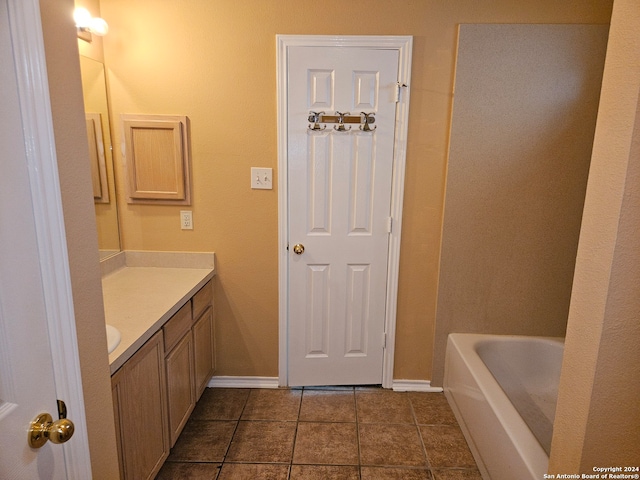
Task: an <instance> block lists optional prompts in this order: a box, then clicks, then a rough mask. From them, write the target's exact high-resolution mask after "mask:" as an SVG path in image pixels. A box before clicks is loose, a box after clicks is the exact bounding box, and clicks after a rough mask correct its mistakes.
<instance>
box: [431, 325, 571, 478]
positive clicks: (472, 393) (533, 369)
mask: <svg viewBox="0 0 640 480" xmlns="http://www.w3.org/2000/svg"><path fill="white" fill-rule="evenodd" d="M563 349H564V339H563V338H550V337H525V336H511V335H482V334H469V333H452V334H450V335H449V337H448V340H447V349H446V359H445V376H444V391H445V395H446V396H447V399H448V400H449V403H450V405H451V408H452V409H453V411H454V413H455V415H456V418H457V419H458V422H459V423H460V427H461V428H462V431H463V432H464V435H465V437H466V439H467V442H468V443H469V447H470V448H471V451H472V453H473V456H474V458H475V459H476V463H477V464H478V468H479V469H480V472H481V473H482V477H483V479H485V480H489V479H491V480H510V479H515V478H517V479H523V480H524V479H531V480H540V479H541V478H544V474H545V473H547V467H548V465H549V449H550V445H551V435H552V432H553V420H554V416H555V408H556V400H557V397H558V383H559V381H560V368H561V365H562V353H563Z"/></svg>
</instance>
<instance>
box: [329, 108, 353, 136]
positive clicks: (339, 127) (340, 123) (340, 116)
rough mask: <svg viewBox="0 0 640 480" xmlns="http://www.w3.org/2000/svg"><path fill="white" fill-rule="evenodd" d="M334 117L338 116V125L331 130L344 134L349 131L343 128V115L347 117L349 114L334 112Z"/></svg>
mask: <svg viewBox="0 0 640 480" xmlns="http://www.w3.org/2000/svg"><path fill="white" fill-rule="evenodd" d="M336 115H337V116H338V125H337V126H334V127H333V129H334V130H336V131H338V132H346V131H347V130H351V127H349V128H345V127H344V117H345V115H349V112H344V113H342V112H336Z"/></svg>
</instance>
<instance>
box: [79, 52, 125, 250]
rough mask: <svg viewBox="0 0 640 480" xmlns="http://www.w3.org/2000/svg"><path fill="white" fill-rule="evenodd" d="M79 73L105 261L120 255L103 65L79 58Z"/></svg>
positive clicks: (83, 57)
mask: <svg viewBox="0 0 640 480" xmlns="http://www.w3.org/2000/svg"><path fill="white" fill-rule="evenodd" d="M80 72H81V76H82V93H83V97H84V110H85V113H86V119H85V120H86V126H87V139H88V141H89V158H90V162H91V177H92V183H93V198H94V203H95V211H96V223H97V226H98V249H99V250H100V259H101V260H102V259H104V258H107V257H109V256H111V255H113V254H116V253H118V252H119V251H120V230H119V227H118V208H117V205H116V188H115V180H114V174H113V152H112V142H111V128H110V125H109V102H108V100H107V85H106V81H105V71H104V65H103V64H102V63H100V62H99V61H97V60H94V59H91V58H88V57H85V56H82V55H80Z"/></svg>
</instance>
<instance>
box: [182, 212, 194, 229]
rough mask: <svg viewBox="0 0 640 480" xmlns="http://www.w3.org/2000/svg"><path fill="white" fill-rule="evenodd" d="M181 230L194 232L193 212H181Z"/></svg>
mask: <svg viewBox="0 0 640 480" xmlns="http://www.w3.org/2000/svg"><path fill="white" fill-rule="evenodd" d="M180 228H181V229H182V230H193V215H192V212H191V210H180Z"/></svg>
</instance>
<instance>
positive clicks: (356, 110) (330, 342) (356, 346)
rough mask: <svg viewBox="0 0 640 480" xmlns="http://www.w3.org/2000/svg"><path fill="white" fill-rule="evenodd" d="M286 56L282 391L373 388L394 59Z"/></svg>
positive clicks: (379, 347) (362, 52)
mask: <svg viewBox="0 0 640 480" xmlns="http://www.w3.org/2000/svg"><path fill="white" fill-rule="evenodd" d="M289 55H290V56H289V58H290V61H289V71H288V82H289V83H288V85H289V87H288V94H289V100H288V102H289V103H288V119H289V126H288V145H287V148H288V158H289V165H288V169H289V172H288V175H289V176H288V192H289V198H288V208H289V243H290V245H291V246H293V245H294V244H296V243H301V244H303V245H304V247H305V250H304V252H303V253H302V254H301V255H297V254H295V253H294V252H293V250H292V249H291V250H290V252H289V253H290V255H289V279H290V280H289V292H288V298H289V303H288V307H289V329H288V352H289V357H288V358H289V363H288V373H289V385H326V384H334V385H337V384H370V383H381V381H382V359H383V352H384V351H383V348H384V320H385V296H386V280H387V279H386V273H387V260H388V245H389V233H388V231H387V220H388V218H389V215H390V204H391V181H392V170H393V153H394V149H393V147H394V128H395V115H396V104H395V97H394V92H395V89H396V82H397V77H398V55H399V54H398V51H397V50H384V49H381V50H378V49H374V48H364V47H293V48H291V49H290V51H289ZM310 111H316V112H317V111H324V112H325V113H326V114H327V115H335V114H336V112H338V111H339V112H342V113H345V112H351V114H352V115H359V114H360V113H361V112H366V113H375V124H374V125H375V130H373V131H371V132H365V131H362V130H360V129H359V128H358V124H348V125H346V129H345V131H338V130H336V129H335V128H334V127H335V125H333V124H327V125H326V128H325V129H324V130H319V131H311V130H310V129H309V122H308V117H309V112H310Z"/></svg>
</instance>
